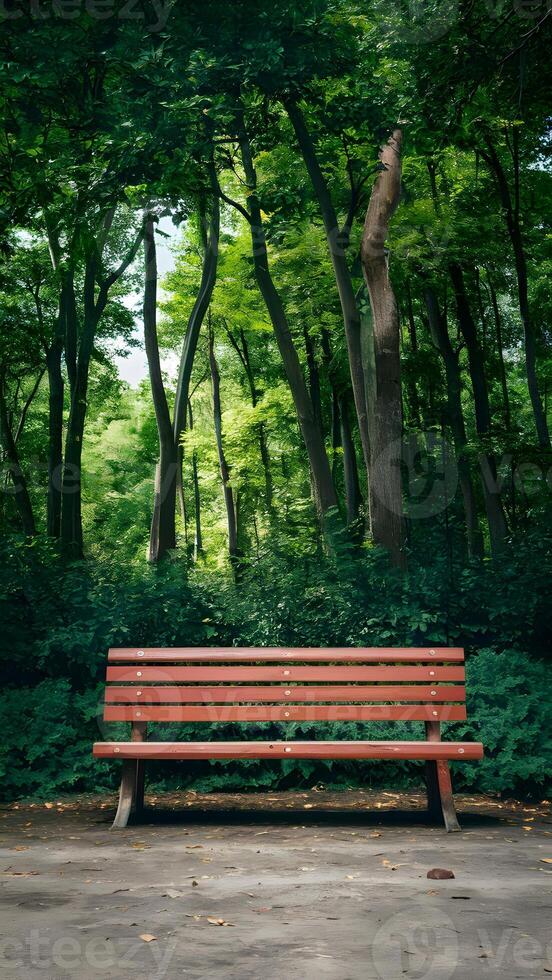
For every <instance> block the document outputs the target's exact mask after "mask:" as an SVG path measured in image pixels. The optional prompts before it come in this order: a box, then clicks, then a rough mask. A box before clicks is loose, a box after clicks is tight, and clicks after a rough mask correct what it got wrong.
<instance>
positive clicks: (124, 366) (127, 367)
mask: <svg viewBox="0 0 552 980" xmlns="http://www.w3.org/2000/svg"><path fill="white" fill-rule="evenodd" d="M159 228H160V230H161V231H162V232H164V235H169V238H165V237H164V235H156V244H157V273H158V278H159V282H161V281H162V280H163V278H164V276H166V274H167V272H171V271H172V270H173V269H174V266H175V257H174V253H173V251H172V250H173V248H174V246H175V244H176V243H177V241H178V239H179V235H180V232H179V230H178V228H176V227H175V225H173V223H172V220H171V218H170V217H165V218H161V220H160V222H159ZM139 261H140V259H139ZM141 303H142V298H141V296H140V295H139V294H136V293H129V295H128V296H127V298H126V300H125V304H126V305H127V306H128V307H130V309H132V310H135V309H136V308H137V307H138V308H140V306H141ZM135 336H136V337H137V339H138V340H139V341H140V347H135V348H133V349H132V350H131V351H130V354H129V355H128V357H117V356H115V357H114V358H113V360H114V363H115V364H116V366H117V370H118V371H119V376H120V377H121V378H122V379H123V381H126V382H127V383H128V384H129V385H131V386H132V387H133V388H136V387H137V386H138V385H139V384H140V382H141V381H143V380H144V378H147V376H148V362H147V360H146V353H145V351H144V342H143V339H144V338H143V333H142V317H141V315H140V316H139V317H138V322H137V324H136V330H135ZM177 364H178V358H177V356H176V355H169V356H168V357H164V358H162V367H163V370H164V371H167V372H168V373H170V374H172V373H174V371H175V370H176V367H177Z"/></svg>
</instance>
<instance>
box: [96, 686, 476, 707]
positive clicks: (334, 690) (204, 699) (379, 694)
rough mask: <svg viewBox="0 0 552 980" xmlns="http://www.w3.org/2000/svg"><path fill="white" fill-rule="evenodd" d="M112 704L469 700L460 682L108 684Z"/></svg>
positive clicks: (107, 700) (107, 695)
mask: <svg viewBox="0 0 552 980" xmlns="http://www.w3.org/2000/svg"><path fill="white" fill-rule="evenodd" d="M105 700H106V703H108V704H117V703H123V704H163V703H165V704H188V703H191V704H198V703H199V704H212V703H213V702H219V703H222V704H232V703H235V702H238V703H243V702H247V701H261V702H262V701H286V702H288V703H290V702H293V701H309V702H312V701H322V702H324V701H348V702H351V701H354V702H357V701H361V702H372V701H428V702H432V701H436V702H439V701H465V700H466V689H465V687H461V686H458V685H454V686H453V685H448V686H447V685H439V684H436V685H435V686H432V685H427V684H419V685H413V686H407V685H401V684H396V685H394V686H389V685H384V684H382V685H379V686H377V685H375V686H372V687H366V686H361V685H353V684H351V685H342V686H337V687H336V686H330V685H328V686H327V687H276V686H274V687H254V686H253V687H247V686H243V687H229V686H226V685H223V686H220V687H184V686H182V687H148V686H147V685H144V686H143V687H141V686H140V687H138V686H136V685H133V686H132V687H107V688H106V691H105Z"/></svg>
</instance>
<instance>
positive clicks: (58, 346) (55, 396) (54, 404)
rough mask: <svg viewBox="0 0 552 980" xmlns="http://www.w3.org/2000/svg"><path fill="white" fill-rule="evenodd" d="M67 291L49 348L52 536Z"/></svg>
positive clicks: (57, 501) (57, 526)
mask: <svg viewBox="0 0 552 980" xmlns="http://www.w3.org/2000/svg"><path fill="white" fill-rule="evenodd" d="M66 301H67V297H66V292H65V290H64V288H63V287H62V289H61V291H60V299H59V312H58V319H57V324H56V333H55V336H54V338H53V340H52V343H51V344H50V347H49V348H48V351H47V352H46V368H47V371H48V497H47V501H46V529H47V533H48V534H49V535H50V537H52V538H59V536H60V534H61V485H62V483H61V481H62V474H63V406H64V387H65V386H64V380H63V373H62V370H61V359H62V355H63V347H64V337H65V319H66V316H65V304H66Z"/></svg>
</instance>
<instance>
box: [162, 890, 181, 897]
mask: <svg viewBox="0 0 552 980" xmlns="http://www.w3.org/2000/svg"><path fill="white" fill-rule="evenodd" d="M163 898H184V892H179V891H177V890H176V888H167V891H166V892H165V894H164V895H163Z"/></svg>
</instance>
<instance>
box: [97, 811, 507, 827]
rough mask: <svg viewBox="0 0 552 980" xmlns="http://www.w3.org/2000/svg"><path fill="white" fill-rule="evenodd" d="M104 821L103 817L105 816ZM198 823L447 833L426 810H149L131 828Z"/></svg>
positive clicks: (466, 823)
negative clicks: (396, 829) (429, 829)
mask: <svg viewBox="0 0 552 980" xmlns="http://www.w3.org/2000/svg"><path fill="white" fill-rule="evenodd" d="M114 815H115V813H114V811H113V813H109V814H107V815H106V816H105V818H104V819H102V820H99V821H98V823H102V824H103V823H109V824H110V823H111V821H112V819H113V817H114ZM102 817H103V814H102ZM458 819H459V820H460V825H461V828H462V830H476V829H479V830H481V829H489V828H496V827H499V826H500V825H501V822H502V821H501V820H500V819H499V818H498V817H496V816H493V815H491V814H485V813H473V812H469V811H468V812H465V813H462V812H461V811H460V812H459V813H458ZM198 823H201V824H204V825H216V826H221V825H228V826H236V825H241V824H248V825H255V826H267V825H269V826H274V825H277V826H281V827H286V826H290V827H292V826H296V825H297V824H301V826H304V827H363V828H366V829H367V830H370V829H372V830H377V829H380V828H385V827H389V828H391V827H396V828H401V827H402V828H405V829H407V828H421V827H425V828H432V827H434V828H436V829H442V830H443V831H444V826H443V824H442V823H433V822H430V821H429V818H428V815H427V813H426V811H425V810H421V809H413V810H400V809H395V808H389V809H383V808H382V809H378V810H371V809H366V810H364V809H363V810H362V811H356V812H355V811H351V810H350V809H339V808H332V809H325V808H322V807H320V808H318V809H312V810H308V811H305V810H303V809H295V808H293V809H291V808H290V809H285V810H281V809H275V810H271V809H269V808H268V807H267V808H261V807H259V808H255V809H241V808H240V809H233V808H225V807H221V808H220V809H215V808H213V809H211V808H204V809H203V808H201V807H193V808H190V809H186V810H182V809H164V808H161V807H159V808H157V807H156V808H151V807H150V808H146V809H145V810H144V812H143V814H142V815H141V816H140V817H139V818H138V819H136V818H135V817H134V816H132V817H131V819H130V820H129V823H128V827H129V828H131V827H136V828H138V827H155V826H168V825H171V826H173V827H178V826H188V825H196V824H198Z"/></svg>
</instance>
